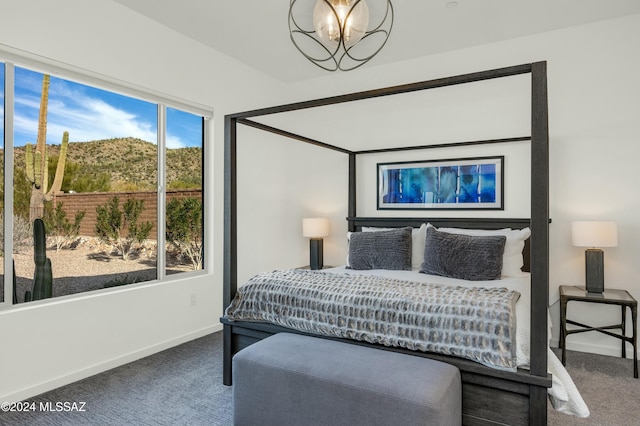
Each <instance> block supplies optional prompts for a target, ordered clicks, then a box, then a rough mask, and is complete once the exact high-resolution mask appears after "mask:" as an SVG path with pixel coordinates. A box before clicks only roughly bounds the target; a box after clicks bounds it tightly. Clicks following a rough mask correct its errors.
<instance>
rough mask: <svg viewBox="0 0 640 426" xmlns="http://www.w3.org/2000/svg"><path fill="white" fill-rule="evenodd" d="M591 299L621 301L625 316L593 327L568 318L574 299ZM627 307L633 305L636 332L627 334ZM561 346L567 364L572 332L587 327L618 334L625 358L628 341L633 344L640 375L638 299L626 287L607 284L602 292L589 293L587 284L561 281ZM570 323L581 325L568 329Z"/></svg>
mask: <svg viewBox="0 0 640 426" xmlns="http://www.w3.org/2000/svg"><path fill="white" fill-rule="evenodd" d="M572 300H575V301H579V302H588V303H604V304H607V305H619V306H620V307H621V309H622V319H621V322H620V324H614V325H608V326H603V327H592V326H589V325H585V324H581V323H579V322H576V321H572V320H569V319H567V304H568V303H569V302H570V301H572ZM626 308H629V309H631V322H632V329H633V330H632V331H633V334H632V336H631V337H629V336H626V324H627V321H626V318H627V316H626V313H627V312H626ZM560 323H561V326H560V343H559V345H560V349H562V364H563V365H566V357H567V355H566V349H567V345H566V343H567V342H566V339H567V336H568V335H570V334H575V333H584V332H586V331H597V332H599V333H603V334H606V335H607V336H611V337H615V338H617V339H620V340H621V341H622V358H626V357H627V351H626V343H627V342H629V343H631V345H632V346H633V377H635V378H636V379H637V378H638V346H637V345H638V337H637V334H638V302H637V301H636V299H634V298H633V296H631V295H630V294H629V292H628V291H626V290H615V289H608V288H606V289H605V290H604V291H603V292H602V294H595V293H588V292H587V290H586V289H585V288H584V287H578V286H572V285H561V286H560ZM567 324H571V325H575V326H578V327H580V328H576V329H571V330H567ZM616 329H620V330H621V333H620V334H618V333H612V332H611V331H609V330H616Z"/></svg>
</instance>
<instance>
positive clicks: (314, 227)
mask: <svg viewBox="0 0 640 426" xmlns="http://www.w3.org/2000/svg"><path fill="white" fill-rule="evenodd" d="M328 235H329V219H327V218H324V217H309V218H305V219H302V236H304V237H308V238H322V237H326V236H328Z"/></svg>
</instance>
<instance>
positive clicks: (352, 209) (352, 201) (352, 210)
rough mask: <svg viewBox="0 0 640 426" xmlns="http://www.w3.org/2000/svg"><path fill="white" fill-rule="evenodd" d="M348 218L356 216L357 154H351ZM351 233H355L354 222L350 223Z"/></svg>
mask: <svg viewBox="0 0 640 426" xmlns="http://www.w3.org/2000/svg"><path fill="white" fill-rule="evenodd" d="M347 210H348V214H347V216H348V217H355V215H356V154H355V153H353V152H351V153H349V205H348V207H347ZM349 231H350V232H353V231H355V228H354V227H353V222H349Z"/></svg>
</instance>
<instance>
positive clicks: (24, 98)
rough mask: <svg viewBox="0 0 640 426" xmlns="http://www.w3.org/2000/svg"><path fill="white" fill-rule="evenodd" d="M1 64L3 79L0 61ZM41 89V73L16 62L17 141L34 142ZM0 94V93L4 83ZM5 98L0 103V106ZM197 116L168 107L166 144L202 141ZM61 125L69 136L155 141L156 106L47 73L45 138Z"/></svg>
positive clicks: (50, 139) (57, 134) (52, 137)
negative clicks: (47, 90) (20, 65)
mask: <svg viewBox="0 0 640 426" xmlns="http://www.w3.org/2000/svg"><path fill="white" fill-rule="evenodd" d="M0 69H1V71H0V77H2V80H4V78H3V77H4V67H0ZM41 92H42V74H41V73H38V72H34V71H30V70H27V69H25V68H20V67H16V68H15V114H14V145H15V146H23V145H24V144H25V143H27V142H31V143H35V142H36V138H37V133H38V113H39V109H40V95H41ZM0 96H1V98H0V99H2V98H4V88H3V87H2V88H0ZM3 104H4V102H2V103H0V108H3ZM0 112H2V111H1V110H0ZM201 120H202V118H201V117H199V116H196V115H193V114H189V113H186V112H183V111H179V110H175V109H172V108H167V148H170V149H171V148H183V147H190V146H196V147H201V146H202V121H201ZM0 126H2V125H1V124H0ZM64 131H68V132H69V142H87V141H93V140H100V139H111V138H121V137H134V138H139V139H142V140H144V141H147V142H152V143H156V142H157V106H156V104H153V103H149V102H146V101H141V100H138V99H134V98H130V97H127V96H123V95H120V94H116V93H113V92H108V91H104V90H101V89H97V88H94V87H90V86H85V85H82V84H78V83H74V82H71V81H69V80H64V79H60V78H57V77H55V76H51V80H50V86H49V106H48V114H47V143H48V144H60V143H61V141H62V134H63V132H64ZM1 138H2V135H1V134H0V139H1Z"/></svg>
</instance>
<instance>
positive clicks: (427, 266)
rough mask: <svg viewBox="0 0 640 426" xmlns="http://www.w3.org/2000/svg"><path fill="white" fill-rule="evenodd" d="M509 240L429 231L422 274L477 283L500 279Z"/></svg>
mask: <svg viewBox="0 0 640 426" xmlns="http://www.w3.org/2000/svg"><path fill="white" fill-rule="evenodd" d="M506 240H507V237H505V236H504V235H495V236H471V235H462V234H449V233H447V232H439V231H438V230H436V229H435V228H433V227H429V228H427V238H426V242H425V251H424V262H423V263H422V268H421V269H420V272H423V273H425V274H431V275H440V276H443V277H449V278H459V279H463V280H473V281H484V280H496V279H499V278H500V272H501V271H502V256H503V253H504V245H505V242H506Z"/></svg>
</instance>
